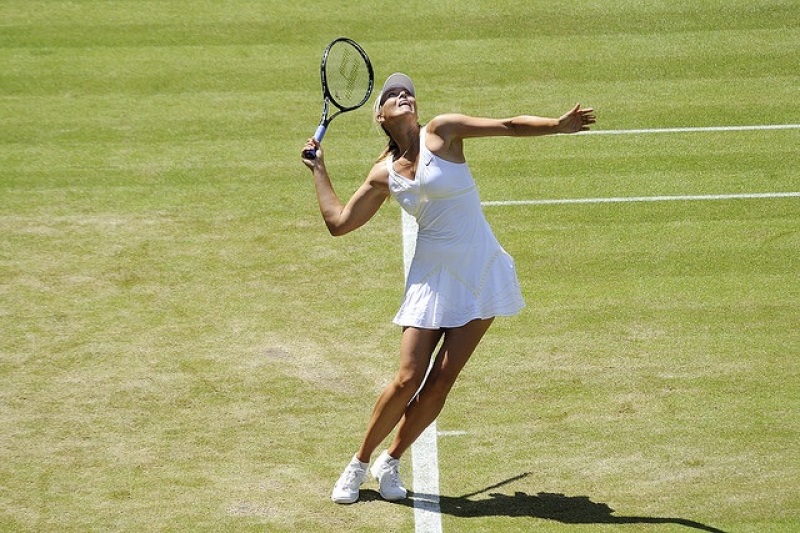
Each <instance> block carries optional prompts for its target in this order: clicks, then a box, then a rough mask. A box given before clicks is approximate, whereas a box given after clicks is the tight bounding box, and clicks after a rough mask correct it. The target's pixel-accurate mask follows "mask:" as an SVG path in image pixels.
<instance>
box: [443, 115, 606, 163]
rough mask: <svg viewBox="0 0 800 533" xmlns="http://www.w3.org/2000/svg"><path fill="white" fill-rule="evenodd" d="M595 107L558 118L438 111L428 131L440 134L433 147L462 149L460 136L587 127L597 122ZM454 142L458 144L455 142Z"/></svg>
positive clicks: (534, 133) (527, 134)
mask: <svg viewBox="0 0 800 533" xmlns="http://www.w3.org/2000/svg"><path fill="white" fill-rule="evenodd" d="M595 121H596V117H595V114H594V109H592V108H590V107H589V108H582V107H581V105H580V104H575V107H573V108H572V109H570V110H569V111H567V112H566V113H564V114H563V115H561V116H560V117H559V118H545V117H537V116H532V115H520V116H517V117H513V118H503V119H495V118H480V117H470V116H467V115H457V114H450V115H439V116H437V117H435V118H434V119H433V120H431V121H430V123H429V124H428V132H429V133H432V134H433V135H434V136H435V137H438V140H439V143H440V144H441V146H436V147H431V149H432V150H433V151H434V152H437V148H438V151H440V152H450V150H451V149H453V148H455V149H456V151H460V148H461V146H460V145H461V142H460V141H461V139H466V138H470V137H496V136H508V137H533V136H537V135H549V134H554V133H577V132H579V131H587V130H588V129H589V126H590V125H592V124H594V123H595ZM454 144H455V146H453V145H454Z"/></svg>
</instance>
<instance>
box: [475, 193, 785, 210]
mask: <svg viewBox="0 0 800 533" xmlns="http://www.w3.org/2000/svg"><path fill="white" fill-rule="evenodd" d="M798 197H800V192H757V193H742V194H694V195H685V196H620V197H611V198H558V199H544V200H496V201H488V202H481V205H483V206H484V207H495V206H513V205H562V204H613V203H628V202H678V201H702V200H752V199H757V198H798Z"/></svg>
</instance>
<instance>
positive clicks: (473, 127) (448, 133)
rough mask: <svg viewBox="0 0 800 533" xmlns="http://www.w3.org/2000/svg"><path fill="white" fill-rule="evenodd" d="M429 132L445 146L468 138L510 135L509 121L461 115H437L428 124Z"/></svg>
mask: <svg viewBox="0 0 800 533" xmlns="http://www.w3.org/2000/svg"><path fill="white" fill-rule="evenodd" d="M428 131H429V132H432V133H434V134H435V135H437V136H438V137H440V138H441V139H443V141H444V143H445V144H449V143H450V142H452V141H453V140H455V139H464V138H467V137H489V136H493V135H506V134H508V127H507V121H506V120H502V119H495V118H485V117H473V116H470V115H462V114H459V113H448V114H444V115H437V116H436V117H434V118H433V119H432V120H431V121H430V122H429V123H428Z"/></svg>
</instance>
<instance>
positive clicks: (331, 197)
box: [303, 139, 389, 237]
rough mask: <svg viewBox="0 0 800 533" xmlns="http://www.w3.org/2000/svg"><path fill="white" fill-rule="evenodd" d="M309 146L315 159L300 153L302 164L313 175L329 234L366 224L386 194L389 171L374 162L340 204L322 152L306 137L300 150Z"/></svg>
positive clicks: (314, 142) (335, 235)
mask: <svg viewBox="0 0 800 533" xmlns="http://www.w3.org/2000/svg"><path fill="white" fill-rule="evenodd" d="M310 149H315V150H316V158H314V159H306V157H305V156H303V163H304V164H305V165H306V166H307V167H308V168H309V169H311V172H312V174H313V176H314V188H315V189H316V191H317V202H318V203H319V210H320V213H321V214H322V219H323V220H324V221H325V225H326V226H327V227H328V231H329V232H330V234H331V235H333V236H334V237H338V236H340V235H345V234H347V233H350V232H351V231H353V230H355V229H358V228H360V227H361V226H363V225H364V224H366V223H367V222H368V221H369V220H370V219H371V218H372V217H373V216H374V215H375V213H377V212H378V209H379V208H380V207H381V205H382V204H383V202H384V201H385V200H386V198H387V197H388V196H389V172H388V171H387V170H386V167H385V165H384V164H383V163H382V162H380V163H376V164H375V166H374V167H372V170H371V171H370V173H369V175H368V176H367V179H366V180H365V181H364V183H363V184H362V185H361V186H360V187H359V188H358V190H356V192H355V193H354V194H353V196H352V197H351V198H350V200H348V202H347V204H342V202H341V200H339V196H338V195H337V194H336V191H335V190H334V188H333V184H332V183H331V179H330V176H328V170H327V169H326V168H325V155H324V154H323V152H322V148H321V147H320V145H319V142H317V141H316V140H314V139H309V140H308V142H307V143H306V145H305V146H304V147H303V153H305V151H306V150H310Z"/></svg>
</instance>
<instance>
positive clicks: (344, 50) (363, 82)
mask: <svg viewBox="0 0 800 533" xmlns="http://www.w3.org/2000/svg"><path fill="white" fill-rule="evenodd" d="M319 72H320V78H321V79H322V97H323V103H322V118H321V119H320V121H319V126H317V131H315V132H314V138H315V139H316V140H317V141H319V142H322V138H323V137H324V136H325V132H326V131H327V129H328V125H329V124H330V123H331V121H332V120H333V119H334V118H336V117H338V116H339V115H341V114H342V113H345V112H347V111H353V110H354V109H358V108H359V107H361V106H362V105H364V104H365V103H366V101H367V100H368V99H369V95H370V94H372V86H373V85H374V83H375V74H374V72H373V71H372V63H370V61H369V57H367V53H366V52H365V51H364V49H363V48H361V47H360V46H359V45H358V43H356V42H355V41H353V40H352V39H348V38H346V37H339V38H338V39H334V40H333V41H332V42H331V43H330V44H329V45H328V46H327V47H326V48H325V52H323V54H322V64H321V65H320V67H319ZM331 104H333V106H334V107H335V108H336V109H338V111H336V112H335V113H334V114H333V115H331V116H328V114H329V112H330V110H331V109H330V107H331ZM316 156H317V153H316V150H306V151H305V152H303V157H305V158H306V159H314V158H315V157H316Z"/></svg>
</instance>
